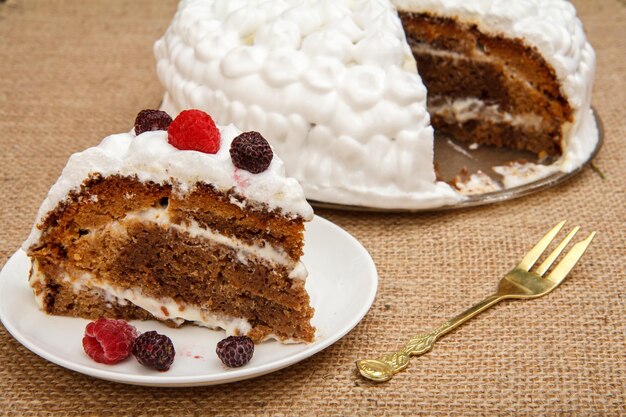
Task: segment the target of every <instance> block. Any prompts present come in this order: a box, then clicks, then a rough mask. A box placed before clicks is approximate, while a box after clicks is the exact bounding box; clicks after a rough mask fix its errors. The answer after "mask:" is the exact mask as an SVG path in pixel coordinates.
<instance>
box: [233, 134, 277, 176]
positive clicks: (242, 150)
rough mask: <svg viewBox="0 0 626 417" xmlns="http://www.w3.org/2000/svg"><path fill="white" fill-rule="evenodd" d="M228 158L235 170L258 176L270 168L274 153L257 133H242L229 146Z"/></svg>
mask: <svg viewBox="0 0 626 417" xmlns="http://www.w3.org/2000/svg"><path fill="white" fill-rule="evenodd" d="M230 157H231V159H232V160H233V164H234V165H235V166H236V167H237V168H239V169H245V170H246V171H249V172H252V173H253V174H258V173H260V172H263V171H265V170H266V169H267V167H269V166H270V164H271V163H272V158H273V157H274V152H272V148H271V146H270V144H269V143H267V140H265V138H264V137H263V136H261V134H260V133H259V132H243V133H242V134H241V135H239V136H237V137H236V138H235V139H233V142H232V143H231V144H230Z"/></svg>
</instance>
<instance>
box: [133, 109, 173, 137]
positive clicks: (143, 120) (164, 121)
mask: <svg viewBox="0 0 626 417" xmlns="http://www.w3.org/2000/svg"><path fill="white" fill-rule="evenodd" d="M171 123H172V118H171V117H170V115H169V114H167V113H165V112H164V111H161V110H151V109H146V110H142V111H140V112H139V113H138V114H137V117H136V118H135V135H141V134H142V133H143V132H150V131H152V130H167V128H168V127H169V126H170V124H171Z"/></svg>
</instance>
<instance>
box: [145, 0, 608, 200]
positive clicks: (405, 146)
mask: <svg viewBox="0 0 626 417" xmlns="http://www.w3.org/2000/svg"><path fill="white" fill-rule="evenodd" d="M154 51H155V56H156V59H157V73H158V76H159V79H160V80H161V82H162V84H163V86H164V87H165V96H164V101H163V108H164V109H165V110H167V111H168V112H170V113H172V114H176V113H177V112H179V111H180V110H181V109H184V108H188V107H196V108H202V109H205V110H207V111H210V112H211V113H213V114H215V115H216V117H218V118H219V119H220V120H225V121H226V122H229V123H234V124H236V125H238V126H240V127H241V128H243V129H249V130H258V131H260V132H261V133H263V134H264V135H265V136H267V137H268V138H270V140H271V141H272V145H273V146H274V148H275V149H276V151H277V153H278V154H279V155H280V156H281V158H283V160H284V161H285V165H286V168H287V172H288V174H289V175H291V176H293V177H295V178H296V179H298V180H299V181H300V183H301V184H302V185H303V187H304V189H305V193H306V196H307V198H310V199H314V200H320V201H324V202H331V203H340V204H350V205H364V206H370V207H380V208H409V209H418V208H429V207H437V206H442V205H446V204H454V203H456V202H459V201H461V200H463V199H464V197H463V196H462V195H461V194H460V193H459V192H458V191H457V190H456V189H455V188H454V187H451V186H449V185H448V184H446V183H444V182H442V181H439V180H438V179H437V175H436V173H435V167H434V163H433V160H434V150H433V141H434V131H440V132H441V133H444V134H447V135H452V136H453V137H454V138H456V139H457V140H460V141H464V142H467V143H471V144H484V145H493V146H500V147H508V148H512V149H519V150H526V151H530V152H533V153H535V154H537V155H538V156H539V157H540V158H544V157H551V158H552V159H551V161H552V162H551V163H550V164H549V165H537V166H534V167H531V168H529V169H527V170H526V171H525V172H526V174H525V177H524V179H521V178H517V179H511V180H507V178H506V177H513V176H515V172H518V171H516V170H508V171H506V170H502V172H507V173H506V175H504V177H505V181H504V183H505V185H506V184H516V185H519V184H520V182H523V181H531V180H532V179H533V178H538V177H541V176H545V175H548V174H550V173H552V172H557V171H563V172H569V171H571V170H573V169H575V168H577V167H579V166H580V165H581V164H582V163H583V162H585V161H586V160H587V159H588V158H589V156H590V155H591V153H592V151H593V149H594V148H595V145H596V143H597V140H598V131H597V127H596V125H595V120H594V118H593V115H592V112H591V108H590V101H591V87H592V83H593V76H594V70H595V55H594V52H593V49H592V48H591V46H590V45H589V43H588V42H587V40H586V38H585V35H584V31H583V28H582V24H581V22H580V20H579V19H578V18H577V17H576V12H575V9H574V7H573V6H572V5H571V4H570V3H569V2H567V1H566V0H515V1H509V0H486V1H478V2H468V1H463V0H427V1H421V0H420V1H418V0H394V1H387V0H359V1H350V0H334V1H295V0H292V1H289V0H287V1H263V2H245V1H236V0H235V1H229V2H221V1H217V0H216V1H203V0H183V1H181V3H180V5H179V9H178V12H177V13H176V15H175V17H174V19H173V21H172V23H171V25H170V26H169V28H168V29H167V31H166V33H165V34H164V36H163V37H162V38H161V39H159V40H158V41H157V42H156V43H155V46H154ZM433 127H434V129H433ZM528 165H529V166H530V165H531V164H528ZM461 168H462V167H458V169H459V171H460V170H461ZM529 172H532V173H533V174H532V175H529V174H528V173H529Z"/></svg>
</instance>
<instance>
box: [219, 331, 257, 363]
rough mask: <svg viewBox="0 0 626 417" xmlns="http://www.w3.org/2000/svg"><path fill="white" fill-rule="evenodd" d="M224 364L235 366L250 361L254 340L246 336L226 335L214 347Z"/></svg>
mask: <svg viewBox="0 0 626 417" xmlns="http://www.w3.org/2000/svg"><path fill="white" fill-rule="evenodd" d="M215 352H216V353H217V356H218V357H219V358H220V360H221V361H222V363H224V365H226V366H228V367H230V368H237V367H240V366H243V365H245V364H247V363H248V362H250V359H252V355H253V354H254V342H253V341H252V339H250V338H249V337H248V336H228V337H227V338H226V339H224V340H222V341H220V342H219V343H218V344H217V349H215Z"/></svg>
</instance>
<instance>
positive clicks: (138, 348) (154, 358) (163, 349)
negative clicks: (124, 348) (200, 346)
mask: <svg viewBox="0 0 626 417" xmlns="http://www.w3.org/2000/svg"><path fill="white" fill-rule="evenodd" d="M133 355H135V358H137V360H138V361H139V363H140V364H142V365H143V366H147V367H148V368H153V369H156V370H157V371H167V370H168V369H170V366H171V365H172V362H174V356H175V355H176V351H175V350H174V344H173V343H172V341H171V340H170V338H169V337H167V336H165V335H163V334H158V333H157V332H155V331H150V332H146V333H144V334H142V335H141V336H139V337H138V338H137V339H136V340H135V345H134V346H133Z"/></svg>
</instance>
